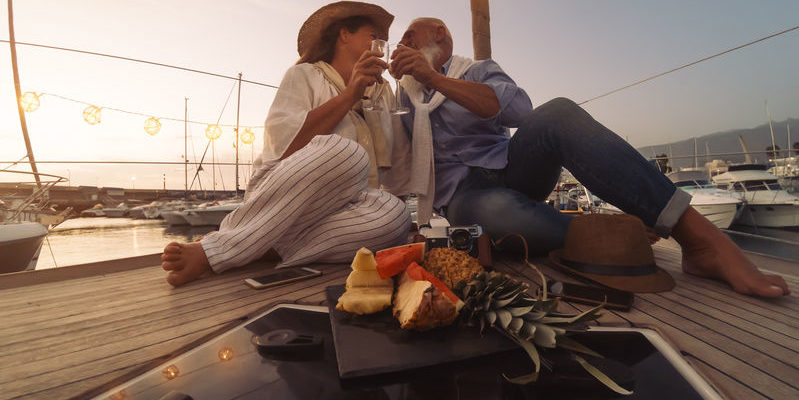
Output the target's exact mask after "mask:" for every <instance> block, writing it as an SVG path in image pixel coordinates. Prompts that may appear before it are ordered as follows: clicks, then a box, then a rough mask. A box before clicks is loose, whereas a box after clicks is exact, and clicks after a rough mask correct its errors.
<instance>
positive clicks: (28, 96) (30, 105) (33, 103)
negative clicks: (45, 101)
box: [19, 92, 40, 112]
mask: <svg viewBox="0 0 799 400" xmlns="http://www.w3.org/2000/svg"><path fill="white" fill-rule="evenodd" d="M19 103H20V105H22V109H23V110H24V111H25V112H33V111H36V110H37V109H39V104H40V103H39V95H38V94H36V93H34V92H25V93H23V94H22V97H20V98H19Z"/></svg>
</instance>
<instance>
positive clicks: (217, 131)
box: [205, 125, 222, 140]
mask: <svg viewBox="0 0 799 400" xmlns="http://www.w3.org/2000/svg"><path fill="white" fill-rule="evenodd" d="M220 136H222V128H220V127H219V125H208V127H207V128H205V137H207V138H208V139H210V140H216V139H219V137H220Z"/></svg>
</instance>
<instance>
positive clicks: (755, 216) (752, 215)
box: [735, 204, 799, 228]
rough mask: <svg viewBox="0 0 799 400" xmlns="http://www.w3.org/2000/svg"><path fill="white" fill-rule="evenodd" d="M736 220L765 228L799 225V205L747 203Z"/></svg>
mask: <svg viewBox="0 0 799 400" xmlns="http://www.w3.org/2000/svg"><path fill="white" fill-rule="evenodd" d="M735 222H736V223H738V224H741V225H748V226H756V227H764V228H790V227H799V205H798V204H746V205H744V208H743V210H742V211H741V215H740V216H739V217H738V219H737V220H736V221H735Z"/></svg>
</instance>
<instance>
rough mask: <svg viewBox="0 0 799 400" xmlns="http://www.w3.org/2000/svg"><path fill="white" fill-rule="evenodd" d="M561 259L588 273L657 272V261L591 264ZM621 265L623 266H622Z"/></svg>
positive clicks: (649, 273) (627, 273)
mask: <svg viewBox="0 0 799 400" xmlns="http://www.w3.org/2000/svg"><path fill="white" fill-rule="evenodd" d="M560 261H561V262H562V263H563V264H565V265H566V266H568V267H571V268H573V269H575V270H577V271H580V272H583V273H586V274H596V275H621V276H641V275H651V274H654V273H656V272H657V268H658V267H657V266H656V265H655V263H650V264H643V265H625V266H621V265H611V264H590V263H582V262H578V261H571V260H566V259H564V258H562V257H561V259H560ZM620 267H621V268H620Z"/></svg>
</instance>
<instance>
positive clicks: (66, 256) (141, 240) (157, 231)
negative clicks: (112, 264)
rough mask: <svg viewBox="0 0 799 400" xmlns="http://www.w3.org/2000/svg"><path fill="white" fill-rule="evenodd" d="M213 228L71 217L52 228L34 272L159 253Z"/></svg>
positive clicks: (193, 238)
mask: <svg viewBox="0 0 799 400" xmlns="http://www.w3.org/2000/svg"><path fill="white" fill-rule="evenodd" d="M214 229H215V228H214V227H212V226H196V227H194V226H190V225H181V226H171V227H170V226H169V225H167V223H166V222H165V221H164V220H162V219H131V218H105V217H99V218H74V219H69V220H66V221H64V222H63V223H61V224H60V225H58V226H57V227H55V228H53V229H52V230H51V231H50V234H48V235H47V239H46V240H45V241H44V243H43V244H42V250H41V252H40V253H39V261H38V262H37V263H36V269H47V268H54V267H56V266H58V267H63V266H67V265H75V264H85V263H91V262H97V261H106V260H113V259H118V258H125V257H134V256H141V255H147V254H154V253H160V252H161V251H162V250H163V249H164V246H166V245H167V243H169V242H174V241H177V242H187V241H194V240H197V239H198V238H200V237H201V236H202V235H204V234H206V233H208V232H211V231H212V230H214Z"/></svg>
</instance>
